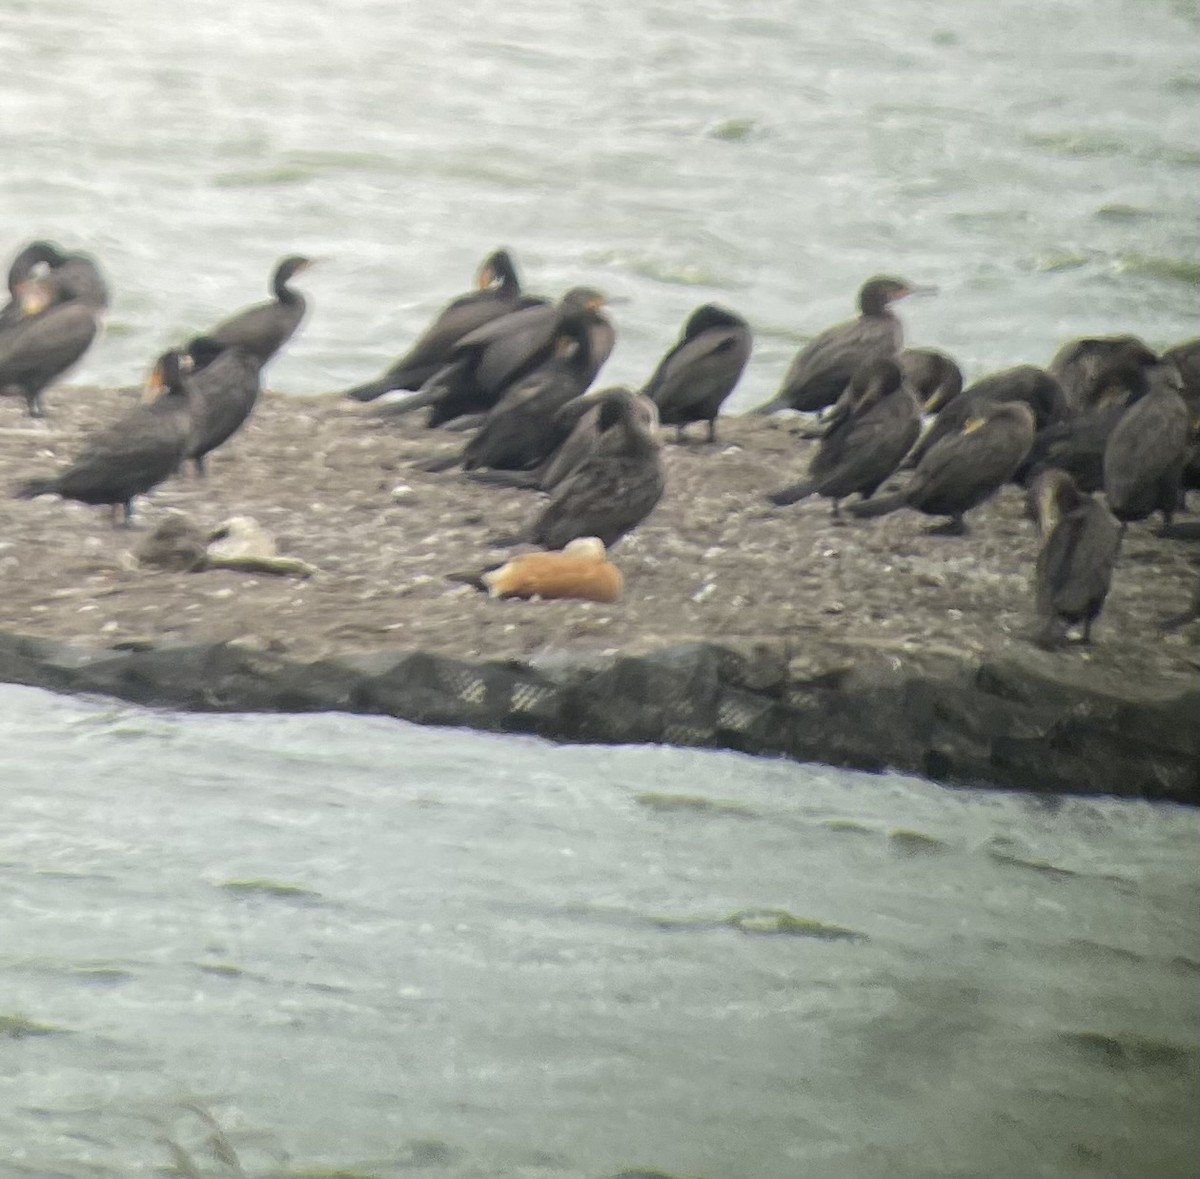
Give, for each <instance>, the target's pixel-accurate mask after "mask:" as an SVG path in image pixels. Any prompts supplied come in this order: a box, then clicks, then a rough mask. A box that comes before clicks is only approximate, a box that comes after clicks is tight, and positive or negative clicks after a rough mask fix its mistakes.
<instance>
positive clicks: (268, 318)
mask: <svg viewBox="0 0 1200 1179" xmlns="http://www.w3.org/2000/svg"><path fill="white" fill-rule="evenodd" d="M312 265H313V262H312V261H311V259H308V258H301V257H299V256H297V255H292V256H291V257H288V258H284V259H283V260H282V261H281V262H280V263H279V264H278V265H277V266H276V267H275V270H274V273H273V274H272V276H271V293H272V294H273V295H274V296H275V297H274V299H272V300H271V301H270V302H267V303H256V304H255V305H254V306H253V307H247V308H245V310H243V311H238V312H236V313H235V314H234V315H231V316H230V317H229V318H228V319H225V320H222V321H221V323H219V324H217V326H216V327H215V328H213V329H212V330H211V331H208V332H205V333H204V334H205V336H207V337H208V338H209V339H211V340H214V341H216V343H218V344H220V345H221V346H222V347H223V348H232V347H235V346H236V347H240V348H245V349H246V350H247V351H249V352H252V353H253V354H254V355H255V356H257V357H258V358H259V361H260V363H262V364H266V363H267V361H268V360H270V359H271V357H272V356H274V355H275V353H276V352H278V351H279V349H280V348H282V347H283V346H284V344H286V343H287V342H288V340H290V339H291V338H292V336H293V335H294V334H295V331H296V329H297V328H298V327H299V326H300V321H301V320H302V319H303V318H304V312H305V310H306V308H307V304H306V303H305V301H304V296H303V295H302V294H301V293H300V292H299V291H296V290H293V289H292V288H291V287H290V286H289V285H288V284H289V283H290V282H291V280H292V279H293V278H294V277H295V276H296V275H297V274H300V273H301V272H303V271H305V270H307V269H308V268H309V267H310V266H312Z"/></svg>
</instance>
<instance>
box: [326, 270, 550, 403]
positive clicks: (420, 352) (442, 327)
mask: <svg viewBox="0 0 1200 1179" xmlns="http://www.w3.org/2000/svg"><path fill="white" fill-rule="evenodd" d="M475 285H476V289H475V290H474V291H472V292H471V293H470V294H469V295H460V296H459V297H458V298H457V299H455V300H453V302H451V303H449V304H447V306H445V307H443V308H442V310H441V311H440V312H439V313H438V317H437V318H436V319H435V320H434V321H433V323H431V324H430V325H429V326H428V327H427V328H426V329H425V331H424V332H423V333H422V334H421V335H420V336H419V337H418V339H417V341H416V343H415V344H413V346H412V347H411V348H410V349H409V350H408V351H407V352H406V353H405V354H404V355H403V356H402V357H400V359H399V360H397V361H396V362H395V363H394V364H393V365H392V366H391V367H390V368H389V369H388V370H387V372H385V373H384V374H383V376H381V377H379V378H378V379H377V380H374V381H368V382H367V383H366V384H365V385H357V386H356V387H355V388H353V389H349V390H347V392H346V396H347V397H352V398H353V399H354V400H355V401H374V400H375V399H376V398H377V397H382V396H383V394H384V393H390V392H391V391H392V390H393V389H419V388H420V387H421V386H422V385H423V384H424V383H425V382H426V381H427V380H429V378H430V377H432V376H433V375H434V373H436V372H437V371H438V369H440V368H441V367H442V365H443V364H445V363H446V361H447V360H448V359H449V356H450V352H451V350H452V349H453V348H454V346H455V344H457V343H458V342H459V340H461V339H462V338H463V337H464V336H466V335H468V334H469V333H471V332H473V331H474V330H475V329H476V328H480V327H483V325H484V324H485V323H490V322H491V321H492V320H493V319H498V318H499V317H500V316H502V315H507V314H508V313H509V312H510V311H516V310H518V309H519V308H521V307H525V306H539V305H540V304H542V303H544V302H545V300H543V299H537V298H534V297H532V296H528V295H526V296H522V294H521V280H520V279H519V278H518V277H517V268H516V266H515V264H514V263H513V260H512V256H511V255H510V254H509V252H508V251H507V250H496V251H495V253H492V254H489V255H488V257H487V258H485V259H484V261H483V263H482V265H481V266H480V267H479V271H478V273H477V274H476V278H475Z"/></svg>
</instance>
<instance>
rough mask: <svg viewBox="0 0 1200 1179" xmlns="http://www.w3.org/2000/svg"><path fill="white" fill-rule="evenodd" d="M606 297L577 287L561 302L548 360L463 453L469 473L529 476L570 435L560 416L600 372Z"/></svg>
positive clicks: (517, 387) (520, 384)
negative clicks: (598, 347) (596, 335)
mask: <svg viewBox="0 0 1200 1179" xmlns="http://www.w3.org/2000/svg"><path fill="white" fill-rule="evenodd" d="M603 306H604V296H603V295H601V294H600V292H599V291H594V290H592V288H591V287H573V288H572V289H571V290H569V291H568V292H567V293H566V294H565V295H564V296H563V297H562V299H561V300H560V302H559V305H558V308H557V316H558V318H557V323H556V325H555V328H554V334H553V342H552V346H551V351H550V356H549V358H548V359H547V360H546V361H545V362H544V363H542V364H541V365H540V366H539V367H538V368H536V369H535V370H534V371H533V372H531V373H529V374H528V376H525V377H523V378H522V379H521V380H520V381H518V382H517V383H516V384H515V385H513V386H512V388H510V389H509V390H508V392H507V393H505V394H504V396H503V397H502V398H501V399H500V401H499V402H498V403H497V405H496V406H495V407H494V408H493V409H492V410H491V412H490V413H489V414H488V415H487V417H486V418H485V419H484V422H483V425H482V426H481V427H480V428H479V431H478V432H477V433H476V435H475V437H474V438H472V439H471V441H470V442H468V443H467V445H466V447H465V448H464V450H463V456H462V463H463V467H464V469H466V470H468V471H470V470H473V469H474V468H476V467H492V468H501V469H503V470H518V471H519V470H528V469H529V468H531V467H535V466H537V465H538V464H539V463H542V462H544V461H545V460H546V458H547V457H548V456H549V455H551V454H552V453H553V452H554V451H555V450H556V449H557V448H558V446H559V445H560V444H561V443H562V442H563V440H564V439H565V438H566V437H567V435H568V434H569V433H570V426H569V425H566V424H564V423H563V422H562V420H561V419H560V418H558V416H557V415H558V412H559V410H561V409H562V408H563V406H565V405H566V404H567V403H568V402H570V401H573V400H574V399H575V398H576V397H578V396H579V395H580V394H581V393H582V392H583V391H584V390H585V389H586V388H587V386H588V382H590V381H591V379H592V377H593V375H594V374H595V372H596V369H597V367H598V366H597V364H596V361H595V357H594V356H593V355H592V326H593V324H594V323H595V322H596V321H597V320H600V319H603V313H602V310H601V309H602V308H603Z"/></svg>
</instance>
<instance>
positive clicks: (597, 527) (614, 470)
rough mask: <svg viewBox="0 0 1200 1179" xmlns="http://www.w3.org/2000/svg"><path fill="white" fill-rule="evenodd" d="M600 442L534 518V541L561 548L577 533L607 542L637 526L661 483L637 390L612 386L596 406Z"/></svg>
mask: <svg viewBox="0 0 1200 1179" xmlns="http://www.w3.org/2000/svg"><path fill="white" fill-rule="evenodd" d="M600 419H601V420H600V422H599V427H600V430H601V433H602V435H603V437H604V445H603V446H600V447H597V449H596V450H595V452H594V453H593V454H591V455H590V456H589V457H588V458H587V459H586V460H585V461H584V462H582V463H581V464H580V465H579V466H578V467H577V468H576V469H575V471H574V472H573V473H572V474H571V475H570V476H569V477H568V478H566V479H564V480H563V481H562V482H561V483H560V484H559V485H558V486H557V487H556V488H555V489H554V492H553V494H552V495H551V497H550V502H549V503H548V504H547V505H546V507H545V508H544V509H543V511H542V512H541V514H540V515H539V516H538V518H537V520H536V521H535V522H534V525H533V528H532V530H531V532H530V537H529V539H531V540H532V541H533V543H534V544H537V545H541V546H542V548H547V549H561V548H563V547H565V546H566V545H568V544H570V542H571V541H573V540H576V539H578V538H579V537H581V536H598V537H599V538H600V540H601V541H603V542H604V544H605V545H606V546H607V547H609V548H611V547H612V546H613V545H614V544H616V543H617V541H618V540H620V539H621V537H623V536H624V535H625V534H626V533H627V532H629V531H631V530H632V529H634V528H636V527H637V526H638V525H639V524H640V523H641V522H642V521H643V520H644V519H645V518H646V517H647V516H648V515H649V514H650V513H651V512H652V511H653V510H654V507H655V505H656V504H657V503H658V501H659V499H660V498H661V497H662V493H663V488H664V486H665V476H664V473H663V464H662V455H661V453H660V450H659V442H658V439H657V438H656V437H655V436H654V434H653V432H652V431H650V430H647V429H646V427H645V423H644V415H643V413H642V411H641V410H640V408H639V406H638V403H637V400H636V395H635V394H633V393H630V392H629V391H628V390H624V391H623V392H622V391H614V392H613V394H612V395H611V396H609V397H608V398H606V399H605V401H604V402H603V404H602V405H601V408H600Z"/></svg>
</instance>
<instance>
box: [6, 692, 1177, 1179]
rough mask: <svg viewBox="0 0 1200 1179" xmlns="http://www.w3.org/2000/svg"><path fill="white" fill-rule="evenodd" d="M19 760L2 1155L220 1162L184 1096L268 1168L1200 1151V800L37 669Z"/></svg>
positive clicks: (16, 1160)
mask: <svg viewBox="0 0 1200 1179" xmlns="http://www.w3.org/2000/svg"><path fill="white" fill-rule="evenodd" d="M0 759H2V761H3V765H4V767H5V790H4V822H3V824H2V825H0V895H2V896H3V897H4V898H5V903H4V905H3V907H0V1019H2V1020H6V1021H7V1027H5V1026H4V1025H3V1024H0V1142H2V1143H4V1144H5V1146H6V1147H7V1151H8V1153H7V1154H6V1155H0V1158H3V1159H5V1160H6V1161H3V1162H0V1175H3V1176H4V1177H5V1179H8V1177H9V1176H30V1175H33V1176H39V1177H44V1176H55V1175H68V1176H73V1177H74V1176H96V1175H100V1176H118V1175H119V1176H132V1175H144V1174H145V1175H148V1174H153V1173H155V1171H154V1168H155V1167H156V1166H162V1165H165V1164H166V1163H167V1162H168V1161H169V1156H168V1154H167V1151H168V1147H167V1146H165V1145H164V1144H163V1140H164V1139H168V1138H169V1139H170V1140H171V1141H173V1142H174V1143H175V1144H176V1145H177V1146H180V1147H182V1148H183V1149H184V1150H186V1151H188V1152H189V1153H190V1154H191V1155H192V1156H193V1157H195V1159H196V1160H197V1163H198V1165H200V1164H204V1165H206V1167H207V1169H206V1170H205V1171H204V1173H205V1174H214V1175H215V1174H223V1173H226V1172H225V1171H223V1170H222V1169H221V1168H220V1167H219V1166H218V1165H217V1164H216V1163H215V1162H214V1161H212V1159H211V1158H209V1157H208V1156H207V1155H206V1153H205V1151H204V1148H203V1143H204V1139H205V1137H206V1135H207V1134H208V1130H207V1129H206V1125H205V1123H204V1122H202V1121H201V1116H200V1115H199V1114H197V1113H196V1112H195V1111H194V1109H192V1108H189V1106H195V1107H196V1108H199V1109H200V1110H201V1111H203V1114H204V1115H205V1116H207V1117H210V1118H212V1119H213V1120H214V1121H215V1122H216V1124H217V1125H219V1126H220V1127H221V1128H222V1130H223V1132H224V1133H225V1134H226V1135H227V1137H228V1139H229V1141H230V1143H231V1144H232V1146H233V1148H234V1150H235V1151H236V1152H237V1154H238V1155H239V1156H240V1158H241V1160H242V1165H243V1166H244V1168H245V1170H246V1172H247V1173H248V1174H251V1175H267V1174H271V1175H275V1174H287V1175H300V1174H312V1173H317V1174H329V1173H331V1172H332V1169H334V1168H336V1167H339V1166H340V1167H345V1168H347V1169H348V1173H349V1174H352V1175H360V1174H363V1175H377V1176H389V1177H391V1176H400V1175H414V1176H451V1177H452V1176H465V1175H497V1176H537V1177H546V1179H550V1177H552V1176H602V1175H613V1174H616V1173H618V1172H620V1171H622V1170H625V1169H630V1168H634V1167H643V1168H650V1167H653V1168H659V1169H662V1170H664V1171H667V1172H670V1173H678V1174H687V1175H700V1176H707V1177H710V1179H716V1177H722V1179H736V1177H742V1176H744V1177H746V1179H762V1177H764V1176H781V1177H782V1176H812V1177H818V1179H819V1177H830V1179H835V1177H845V1179H870V1177H873V1176H878V1177H880V1179H884V1177H887V1179H902V1177H904V1176H913V1177H922V1179H928V1177H930V1176H969V1175H978V1176H996V1175H1006V1176H1027V1175H1028V1176H1032V1175H1045V1176H1064V1175H1079V1176H1084V1175H1086V1176H1097V1175H1127V1176H1152V1175H1180V1176H1182V1175H1190V1174H1192V1173H1193V1172H1194V1164H1195V1157H1196V1153H1195V1152H1196V1149H1197V1145H1198V1143H1197V1133H1196V1108H1197V1099H1198V1098H1200V1085H1198V1081H1197V1057H1196V1041H1197V1035H1198V1032H1200V1026H1198V1025H1200V1018H1198V1012H1197V987H1198V985H1200V930H1198V928H1197V923H1196V920H1195V916H1196V902H1197V887H1196V877H1197V874H1196V870H1197V867H1198V863H1197V860H1198V858H1200V845H1198V842H1197V836H1198V834H1200V831H1198V827H1200V822H1198V816H1197V812H1195V811H1193V810H1186V809H1183V808H1177V807H1171V806H1162V805H1151V804H1149V803H1144V804H1139V803H1130V802H1115V801H1107V800H1084V799H1071V800H1066V801H1062V802H1060V803H1055V804H1053V805H1048V804H1047V803H1046V802H1045V801H1040V802H1039V801H1036V800H1034V799H1032V798H1028V797H1022V796H1018V795H1011V794H1002V793H986V792H955V791H950V790H946V789H942V788H940V787H936V786H933V785H931V784H928V783H924V782H921V781H918V780H915V779H911V778H902V777H898V776H883V777H869V776H867V775H862V774H853V773H843V772H836V771H832V770H827V769H822V768H819V767H803V766H797V765H793V764H789V763H784V762H773V761H767V760H756V759H750V758H746V757H742V756H739V755H732V754H729V755H722V754H713V753H701V752H696V751H687V750H672V749H666V748H641V749H638V748H587V747H553V746H548V745H545V744H543V743H541V742H539V741H537V740H534V739H520V738H503V739H502V738H497V737H492V736H485V735H481V734H471V733H465V732H460V731H454V730H436V729H422V728H419V727H416V726H412V725H407V724H401V723H397V722H392V721H388V720H386V719H369V718H368V719H364V718H354V717H344V716H332V715H322V716H305V717H270V718H268V717H238V716H233V717H213V716H173V715H169V714H162V713H152V712H147V711H144V710H140V709H136V708H133V707H124V706H117V705H113V704H110V703H105V702H89V701H79V700H68V699H58V698H55V697H52V696H49V695H46V694H44V693H41V692H36V691H32V690H29V689H22V688H4V689H0ZM4 1030H8V1031H10V1032H15V1033H17V1034H18V1037H19V1038H14V1039H5V1038H4V1035H3V1034H2V1033H3V1031H4ZM37 1033H40V1034H37ZM321 1168H327V1170H322V1169H321ZM338 1173H339V1174H340V1173H342V1172H340V1171H339V1172H338Z"/></svg>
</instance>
